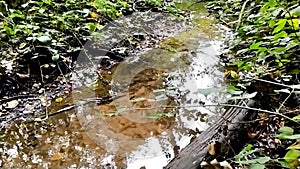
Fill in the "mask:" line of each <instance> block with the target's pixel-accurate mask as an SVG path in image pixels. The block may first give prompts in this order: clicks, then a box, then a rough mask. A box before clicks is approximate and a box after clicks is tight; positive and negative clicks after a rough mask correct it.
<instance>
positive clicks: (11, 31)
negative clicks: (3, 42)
mask: <svg viewBox="0 0 300 169" xmlns="http://www.w3.org/2000/svg"><path fill="white" fill-rule="evenodd" d="M3 28H4V30H5V31H6V33H7V34H8V35H15V34H16V32H15V31H14V30H13V29H12V28H10V27H8V26H4V27H3Z"/></svg>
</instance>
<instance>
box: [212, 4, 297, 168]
mask: <svg viewBox="0 0 300 169" xmlns="http://www.w3.org/2000/svg"><path fill="white" fill-rule="evenodd" d="M207 7H208V8H209V9H210V11H211V12H213V13H215V14H216V15H217V16H218V18H219V19H220V20H221V21H222V22H223V23H224V24H226V25H227V26H228V27H230V28H231V29H232V30H234V31H235V32H236V34H235V36H234V38H232V39H231V40H229V41H228V44H227V50H226V51H225V52H224V53H223V57H222V59H223V61H224V62H225V63H226V66H227V70H228V71H227V72H226V74H227V75H228V77H229V79H231V80H230V81H231V83H233V84H234V85H235V86H236V87H237V88H240V89H243V90H250V91H258V95H257V97H256V99H257V103H258V106H259V108H262V109H267V110H271V111H273V112H274V114H265V113H261V112H260V113H258V116H257V118H258V121H257V122H253V123H252V125H251V127H249V130H248V132H249V133H248V137H249V138H250V140H251V141H250V142H249V143H251V144H253V146H252V145H251V144H249V145H248V146H246V147H245V149H244V150H243V151H241V152H240V153H239V154H238V155H237V156H236V157H235V159H234V160H233V161H234V162H236V163H237V164H238V165H239V166H244V167H246V168H247V167H250V168H276V167H277V168H282V167H287V168H296V167H297V166H299V163H298V159H299V157H300V151H299V146H297V145H299V143H297V142H295V141H294V140H297V139H298V134H297V133H299V132H300V130H299V119H297V117H299V115H298V114H299V108H300V107H299V89H300V86H299V84H300V82H299V72H300V66H299V63H300V59H299V46H300V42H299V40H300V39H299V37H300V36H299V35H300V34H299V18H300V6H299V2H298V1H295V0H294V1H277V0H263V1H255V0H246V1H240V0H233V1H219V0H217V1H213V2H210V3H209V5H208V6H207ZM291 118H292V119H291ZM279 132H280V133H281V134H280V135H278V136H275V135H274V134H275V133H279ZM293 143H294V146H292V147H289V146H290V145H291V144H293ZM288 147H289V148H288ZM286 148H288V149H289V150H286Z"/></svg>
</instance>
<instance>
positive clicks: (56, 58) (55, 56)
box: [51, 54, 59, 61]
mask: <svg viewBox="0 0 300 169" xmlns="http://www.w3.org/2000/svg"><path fill="white" fill-rule="evenodd" d="M51 59H52V60H53V61H57V60H58V59H59V54H55V55H53V56H52V58H51Z"/></svg>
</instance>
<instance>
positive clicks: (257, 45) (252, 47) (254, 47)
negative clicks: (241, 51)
mask: <svg viewBox="0 0 300 169" xmlns="http://www.w3.org/2000/svg"><path fill="white" fill-rule="evenodd" d="M261 44H262V42H256V43H254V44H252V45H251V46H250V49H258V48H259V46H260V45H261Z"/></svg>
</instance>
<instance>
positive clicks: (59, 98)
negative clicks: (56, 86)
mask: <svg viewBox="0 0 300 169" xmlns="http://www.w3.org/2000/svg"><path fill="white" fill-rule="evenodd" d="M63 100H64V99H63V98H61V97H58V98H56V99H55V102H57V103H60V102H62V101H63Z"/></svg>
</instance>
